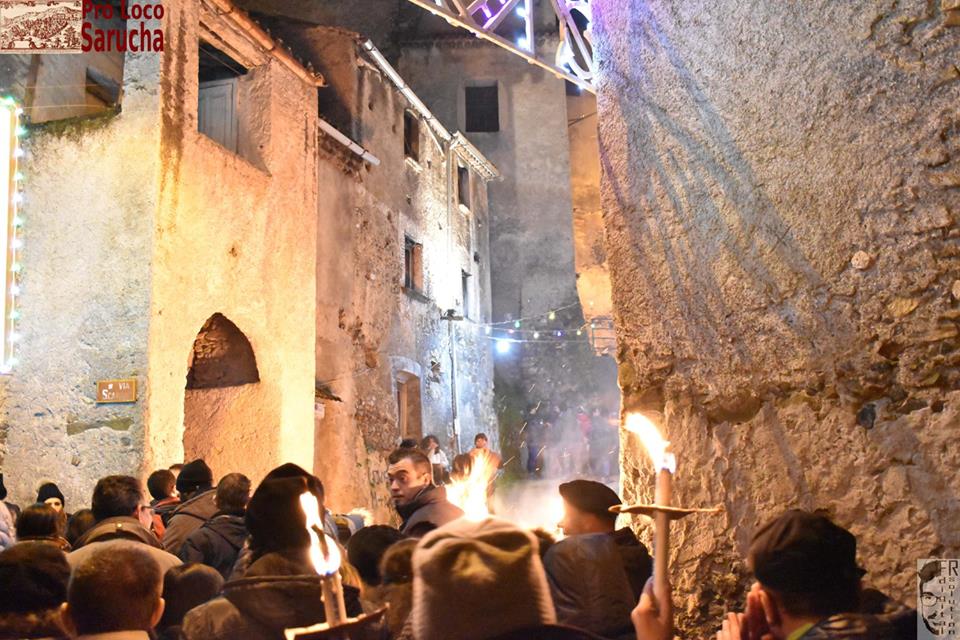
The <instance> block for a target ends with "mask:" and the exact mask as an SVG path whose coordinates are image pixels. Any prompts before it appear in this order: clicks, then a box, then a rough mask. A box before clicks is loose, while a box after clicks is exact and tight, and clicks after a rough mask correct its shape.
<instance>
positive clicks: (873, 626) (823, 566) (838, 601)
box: [718, 510, 916, 640]
mask: <svg viewBox="0 0 960 640" xmlns="http://www.w3.org/2000/svg"><path fill="white" fill-rule="evenodd" d="M747 564H748V565H749V567H750V569H751V571H753V574H754V577H755V578H756V579H757V582H756V583H755V584H754V585H753V587H752V588H751V590H750V593H749V595H748V596H747V611H746V613H745V614H739V615H738V614H733V613H732V614H729V615H728V616H727V619H726V620H724V624H723V628H722V630H721V632H720V634H719V635H718V638H720V639H721V640H738V639H739V638H740V637H741V634H744V635H743V637H746V635H747V634H749V636H750V637H758V638H759V637H772V638H774V639H775V640H820V639H826V638H851V639H852V638H858V639H859V638H863V639H868V638H869V639H870V640H887V639H890V640H892V639H894V638H905V637H910V636H911V635H912V634H914V633H916V612H915V611H913V610H910V609H907V608H906V607H902V606H897V605H893V606H890V607H889V608H888V609H887V610H885V611H883V612H880V613H878V614H864V613H857V612H858V611H859V610H861V593H862V592H861V584H860V580H861V578H862V577H863V575H864V573H866V572H865V571H864V570H863V569H861V568H860V567H859V566H858V565H857V540H856V538H855V537H854V536H853V534H852V533H850V532H849V531H847V530H846V529H844V528H842V527H840V526H837V525H836V524H834V523H833V522H832V521H831V520H830V519H829V518H827V517H826V516H824V515H821V514H819V513H809V512H806V511H800V510H791V511H787V512H786V513H784V514H783V515H782V516H780V517H779V518H776V519H775V520H773V521H771V522H769V523H767V524H766V525H765V526H763V527H762V528H761V529H760V530H759V531H757V533H756V534H755V535H754V537H753V541H752V542H751V544H750V550H749V552H748V558H747Z"/></svg>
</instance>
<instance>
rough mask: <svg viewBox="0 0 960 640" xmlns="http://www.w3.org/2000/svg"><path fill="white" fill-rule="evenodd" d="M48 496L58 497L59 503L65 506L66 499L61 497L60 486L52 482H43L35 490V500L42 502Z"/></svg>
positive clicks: (48, 497) (47, 498)
mask: <svg viewBox="0 0 960 640" xmlns="http://www.w3.org/2000/svg"><path fill="white" fill-rule="evenodd" d="M50 498H60V504H62V505H63V506H67V499H66V498H64V497H63V492H62V491H60V487H58V486H57V485H55V484H54V483H52V482H44V483H43V484H42V485H40V489H39V490H38V491H37V502H39V503H40V504H43V503H44V502H46V501H47V500H49V499H50Z"/></svg>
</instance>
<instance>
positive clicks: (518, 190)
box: [242, 0, 618, 470]
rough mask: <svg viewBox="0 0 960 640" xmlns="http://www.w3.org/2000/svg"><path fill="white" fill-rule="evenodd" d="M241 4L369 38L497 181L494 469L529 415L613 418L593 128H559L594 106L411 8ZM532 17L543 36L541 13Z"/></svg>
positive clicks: (519, 454) (381, 0)
mask: <svg viewBox="0 0 960 640" xmlns="http://www.w3.org/2000/svg"><path fill="white" fill-rule="evenodd" d="M242 3H243V5H244V6H245V7H247V8H249V9H250V10H251V11H253V12H259V13H263V14H269V15H271V16H274V20H275V27H276V29H280V28H282V27H281V25H282V24H283V23H284V22H286V23H289V22H290V21H291V20H295V21H301V22H303V23H305V24H314V25H328V26H332V27H340V28H347V29H351V30H356V31H358V32H361V33H364V34H365V35H367V36H369V37H371V38H374V39H375V41H376V42H377V43H378V46H379V47H380V48H381V49H382V50H383V51H384V54H385V55H386V56H387V57H388V58H389V59H390V61H391V62H392V63H393V64H394V65H395V66H396V68H397V69H398V70H399V71H400V74H401V75H402V76H403V78H404V79H405V80H406V81H407V82H409V84H410V86H411V87H412V88H413V89H414V90H415V91H416V93H417V95H419V96H420V97H421V98H422V100H423V102H424V103H425V104H426V105H427V106H428V107H429V108H430V110H431V111H432V112H433V113H434V114H435V115H436V118H437V119H438V120H439V121H440V122H441V123H443V125H444V126H446V127H448V128H450V129H459V130H462V131H465V132H466V134H467V135H469V136H470V139H471V141H473V142H474V143H475V145H476V147H477V148H478V149H479V150H480V151H481V152H482V153H483V154H484V155H485V156H486V157H488V158H490V160H491V161H492V162H493V163H494V164H495V165H496V166H497V167H499V168H500V170H501V172H502V173H503V176H504V179H503V182H502V183H501V184H500V185H498V187H497V188H496V189H494V190H492V191H491V194H490V224H489V234H490V262H491V264H492V265H493V266H492V268H491V270H490V291H491V320H492V322H493V323H494V326H493V327H492V332H491V337H493V338H501V339H503V340H505V341H506V344H508V345H509V346H510V349H509V353H504V354H497V355H496V357H495V368H496V374H497V382H496V404H497V407H498V414H499V426H500V436H501V438H502V442H500V443H498V445H497V446H500V447H502V448H503V450H504V452H505V454H506V456H505V459H510V458H512V457H514V456H516V458H517V459H519V460H523V458H525V456H526V451H525V450H521V449H520V445H521V443H522V436H521V435H520V433H521V431H522V430H523V428H524V427H523V425H524V423H525V422H527V421H528V418H529V417H530V413H529V412H530V411H534V410H535V411H538V412H539V415H541V416H549V417H550V419H551V420H554V421H556V419H557V418H558V417H559V416H560V415H562V416H563V419H562V420H561V422H566V423H569V424H572V423H573V420H574V413H575V411H576V407H577V406H578V405H583V406H586V407H588V408H589V407H602V408H603V409H604V410H605V411H615V410H616V407H617V402H618V400H617V389H616V386H615V385H616V380H615V377H616V373H615V365H614V362H613V359H612V357H597V354H598V353H599V354H603V355H611V356H612V351H613V348H612V347H613V339H612V338H613V336H612V332H611V325H612V321H611V312H610V302H609V300H610V293H609V278H608V276H607V275H606V270H605V256H604V255H603V250H602V246H603V245H602V233H600V234H595V233H593V232H594V231H596V230H598V229H600V225H599V217H600V216H599V187H598V185H599V165H598V159H597V146H596V145H597V142H596V129H595V126H592V125H595V124H596V120H595V119H592V120H589V119H588V120H587V122H586V125H585V126H575V123H574V124H571V123H570V121H571V119H576V118H577V117H579V116H581V115H584V114H590V113H594V112H595V105H594V104H593V101H592V98H591V97H590V96H579V95H571V96H568V95H567V94H568V91H567V89H566V87H565V83H564V82H563V81H562V80H559V79H557V78H556V77H554V76H553V75H552V74H550V73H547V72H545V71H544V70H542V69H540V68H539V67H535V66H532V65H528V64H526V63H525V62H524V61H522V60H520V59H518V58H516V57H514V56H512V55H511V54H509V53H507V52H505V51H503V50H501V49H498V48H497V47H493V46H491V45H490V44H488V43H485V42H483V41H480V40H478V39H476V38H474V37H472V36H469V35H465V34H464V33H463V32H460V31H458V30H457V29H455V28H452V27H450V26H449V25H447V24H446V23H445V22H444V21H442V20H439V19H438V18H436V17H434V16H431V15H430V14H429V13H427V12H425V11H423V10H422V9H420V8H418V7H416V6H414V5H413V4H411V3H407V2H402V1H401V2H397V1H395V0H368V2H366V4H365V6H366V7H368V8H369V10H367V11H357V10H356V5H355V3H353V2H341V1H339V0H334V1H332V2H323V3H282V4H281V3H276V2H271V1H270V0H242ZM537 11H538V20H539V21H540V22H543V23H544V24H543V25H542V26H544V27H545V29H544V32H547V31H549V29H547V28H546V27H547V26H548V25H547V24H546V23H548V22H549V21H550V19H551V16H552V13H551V12H550V10H549V7H548V5H547V3H538V9H537ZM271 28H274V27H271ZM290 37H292V36H289V37H288V36H287V35H284V38H285V39H287V40H289V38H290ZM568 99H569V100H570V101H571V104H570V106H569V108H568ZM571 150H574V151H575V153H576V155H575V156H573V157H572V156H571ZM575 216H576V219H575ZM575 228H576V229H578V231H575ZM575 236H576V237H575ZM517 321H519V326H516V327H515V326H514V322H517ZM557 332H560V334H559V335H558V333H557ZM578 332H579V333H578ZM594 347H596V349H595V348H594ZM556 449H557V452H558V455H559V451H560V447H559V446H558V447H556ZM508 470H511V468H508Z"/></svg>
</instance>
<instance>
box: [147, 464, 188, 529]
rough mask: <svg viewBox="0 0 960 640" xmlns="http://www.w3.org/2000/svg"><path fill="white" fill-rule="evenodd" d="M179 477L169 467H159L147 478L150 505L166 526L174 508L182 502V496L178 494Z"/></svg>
mask: <svg viewBox="0 0 960 640" xmlns="http://www.w3.org/2000/svg"><path fill="white" fill-rule="evenodd" d="M176 489H177V477H176V476H175V475H173V471H170V470H169V469H158V470H156V471H154V472H153V473H151V474H150V477H149V478H147V491H149V492H150V497H151V498H153V499H152V500H151V501H150V506H151V507H153V512H154V513H155V514H156V515H158V516H160V518H161V519H162V520H163V524H164V526H166V522H167V520H168V519H169V517H170V514H171V513H173V510H174V509H176V508H177V505H178V504H180V496H178V495H177V490H176Z"/></svg>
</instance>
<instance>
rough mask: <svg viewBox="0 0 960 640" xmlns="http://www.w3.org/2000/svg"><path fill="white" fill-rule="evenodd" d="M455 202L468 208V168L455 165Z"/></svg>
mask: <svg viewBox="0 0 960 640" xmlns="http://www.w3.org/2000/svg"><path fill="white" fill-rule="evenodd" d="M457 202H459V203H460V204H461V205H462V206H464V207H466V208H467V209H469V208H470V169H468V168H467V167H464V166H461V165H457Z"/></svg>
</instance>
